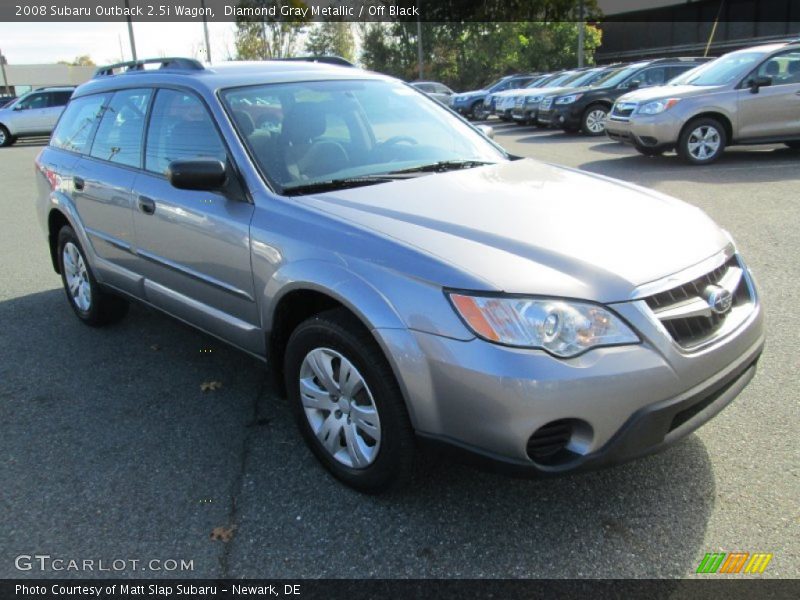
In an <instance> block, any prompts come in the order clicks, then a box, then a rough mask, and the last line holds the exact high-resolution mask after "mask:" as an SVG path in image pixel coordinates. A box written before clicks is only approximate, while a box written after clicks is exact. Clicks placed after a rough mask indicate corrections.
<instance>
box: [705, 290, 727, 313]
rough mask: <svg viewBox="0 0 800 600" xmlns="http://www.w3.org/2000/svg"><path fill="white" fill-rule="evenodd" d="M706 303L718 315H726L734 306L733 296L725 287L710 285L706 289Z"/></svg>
mask: <svg viewBox="0 0 800 600" xmlns="http://www.w3.org/2000/svg"><path fill="white" fill-rule="evenodd" d="M704 296H705V298H706V302H708V306H709V307H711V310H713V311H714V312H715V313H717V314H718V315H724V314H725V313H726V312H728V311H729V310H730V309H731V305H732V304H733V295H732V294H731V293H730V292H729V291H728V290H726V289H725V288H723V287H720V286H718V285H710V286H708V287H707V288H706V291H705V294H704Z"/></svg>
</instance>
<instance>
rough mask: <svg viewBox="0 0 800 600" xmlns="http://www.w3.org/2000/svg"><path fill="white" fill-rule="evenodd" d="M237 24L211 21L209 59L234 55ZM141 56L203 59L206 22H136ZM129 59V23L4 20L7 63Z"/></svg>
mask: <svg viewBox="0 0 800 600" xmlns="http://www.w3.org/2000/svg"><path fill="white" fill-rule="evenodd" d="M234 27H235V24H234V23H209V24H208V30H209V38H210V40H211V58H212V60H214V61H218V60H224V59H226V58H228V56H229V55H233V54H234V53H235V48H234V42H233V40H234V36H233V32H234ZM133 32H134V36H135V40H136V53H137V55H138V56H139V58H143V57H158V56H190V57H196V58H198V59H202V60H204V59H205V42H204V37H203V25H202V23H137V22H136V21H134V23H133ZM120 44H121V46H122V53H123V54H124V60H130V59H131V50H130V44H129V42H128V26H127V24H126V23H125V22H124V21H122V22H119V23H117V22H108V23H69V24H67V23H0V50H2V52H3V55H4V56H5V57H6V59H7V60H8V63H9V64H12V65H22V64H44V63H55V62H58V61H60V60H65V61H72V60H73V59H74V58H75V57H77V56H83V55H85V54H88V55H89V56H90V57H91V58H92V60H93V61H94V62H95V63H97V64H109V63H113V62H119V60H120Z"/></svg>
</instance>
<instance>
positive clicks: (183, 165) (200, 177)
mask: <svg viewBox="0 0 800 600" xmlns="http://www.w3.org/2000/svg"><path fill="white" fill-rule="evenodd" d="M167 179H169V182H170V183H171V184H172V186H173V187H176V188H178V189H179V190H196V191H202V192H214V191H217V190H220V189H222V188H223V186H224V185H225V180H226V179H227V174H226V172H225V165H224V163H223V162H222V161H219V160H216V159H213V158H196V159H193V160H173V161H172V162H171V163H169V168H168V169H167Z"/></svg>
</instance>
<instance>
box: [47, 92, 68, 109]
mask: <svg viewBox="0 0 800 600" xmlns="http://www.w3.org/2000/svg"><path fill="white" fill-rule="evenodd" d="M71 96H72V92H50V103H49V104H48V106H51V107H54V106H66V105H67V102H69V99H70V97H71Z"/></svg>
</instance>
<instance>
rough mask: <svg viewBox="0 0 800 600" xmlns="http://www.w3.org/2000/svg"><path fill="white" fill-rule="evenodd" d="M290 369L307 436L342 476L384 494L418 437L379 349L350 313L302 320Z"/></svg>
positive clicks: (401, 476) (403, 475)
mask: <svg viewBox="0 0 800 600" xmlns="http://www.w3.org/2000/svg"><path fill="white" fill-rule="evenodd" d="M284 376H285V380H286V390H287V393H288V396H289V401H290V403H291V405H292V410H293V412H294V414H295V419H296V421H297V425H298V427H299V428H300V432H301V433H302V435H303V438H304V439H305V441H306V443H307V444H308V446H309V447H310V448H311V451H312V452H313V453H314V455H315V456H316V457H317V459H318V460H319V461H320V462H321V463H322V464H323V465H324V466H325V468H327V469H328V471H330V472H331V473H332V474H333V475H334V476H335V477H336V478H337V479H339V480H340V481H343V482H344V483H346V484H348V485H350V486H351V487H353V488H355V489H357V490H359V491H362V492H367V493H378V492H381V491H384V490H386V489H387V488H389V487H393V486H395V485H398V484H401V483H404V482H405V481H406V480H407V479H408V478H409V477H410V475H411V472H412V470H413V462H414V451H415V441H414V433H413V429H412V427H411V422H410V420H409V418H408V413H407V412H406V408H405V402H404V400H403V396H402V394H401V392H400V388H399V386H398V384H397V381H396V379H395V377H394V373H393V372H392V370H391V368H390V366H389V364H388V362H387V361H386V359H385V358H384V355H383V353H382V351H381V348H380V347H379V346H378V344H377V343H376V342H375V340H374V338H373V337H372V335H371V334H370V333H369V331H368V330H367V329H366V328H364V326H363V325H361V323H360V322H359V321H358V320H357V319H356V318H355V317H353V316H352V315H351V314H350V313H349V312H347V311H346V310H344V309H337V310H332V311H327V312H324V313H322V314H319V315H317V316H314V317H312V318H310V319H308V320H306V321H304V322H303V323H301V324H300V325H299V326H298V327H297V329H296V330H295V331H294V332H293V333H292V335H291V337H290V338H289V342H288V345H287V348H286V356H285V363H284Z"/></svg>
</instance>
